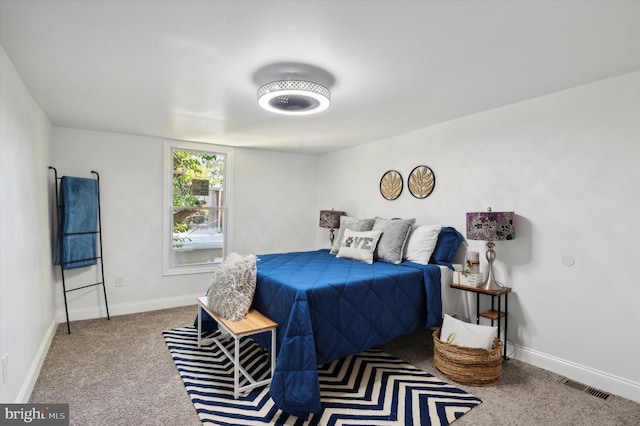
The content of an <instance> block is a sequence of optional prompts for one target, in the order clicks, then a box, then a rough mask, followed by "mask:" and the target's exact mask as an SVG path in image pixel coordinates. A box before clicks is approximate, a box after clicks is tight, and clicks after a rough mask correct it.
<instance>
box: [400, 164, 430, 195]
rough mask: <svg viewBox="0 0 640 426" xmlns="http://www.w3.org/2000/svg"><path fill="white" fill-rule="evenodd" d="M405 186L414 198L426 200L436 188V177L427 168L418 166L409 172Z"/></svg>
mask: <svg viewBox="0 0 640 426" xmlns="http://www.w3.org/2000/svg"><path fill="white" fill-rule="evenodd" d="M407 186H408V187H409V192H411V195H413V196H414V197H416V198H427V197H428V196H429V195H431V193H432V192H433V188H435V186H436V175H435V174H434V173H433V170H431V169H430V168H429V167H427V166H418V167H416V168H414V169H413V170H411V173H410V174H409V180H408V182H407Z"/></svg>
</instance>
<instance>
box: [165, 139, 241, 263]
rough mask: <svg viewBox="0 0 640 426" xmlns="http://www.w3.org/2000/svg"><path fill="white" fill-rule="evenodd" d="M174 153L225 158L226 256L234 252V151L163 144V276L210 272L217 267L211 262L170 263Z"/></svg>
mask: <svg viewBox="0 0 640 426" xmlns="http://www.w3.org/2000/svg"><path fill="white" fill-rule="evenodd" d="M174 150H185V151H201V152H206V153H211V154H215V153H222V154H225V156H226V157H225V167H224V191H225V193H224V198H225V203H224V207H223V211H224V214H225V224H224V227H225V228H224V242H223V253H224V255H225V256H226V254H227V253H231V251H233V237H232V236H233V217H232V216H233V215H232V212H233V209H232V208H231V206H232V204H233V203H232V198H233V180H232V176H233V148H230V147H227V146H222V145H213V144H208V143H199V142H187V141H177V140H166V141H164V169H163V172H162V176H163V190H162V192H163V197H162V198H163V199H162V275H186V274H201V273H206V272H213V271H214V270H215V269H216V267H217V266H218V265H219V264H217V263H211V264H196V265H179V266H174V265H172V264H171V251H172V247H173V232H172V226H171V221H172V217H173V215H172V213H173V209H172V207H173V170H172V166H173V164H172V163H173V154H172V153H173V151H174Z"/></svg>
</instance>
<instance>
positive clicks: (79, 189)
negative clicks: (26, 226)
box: [55, 176, 98, 269]
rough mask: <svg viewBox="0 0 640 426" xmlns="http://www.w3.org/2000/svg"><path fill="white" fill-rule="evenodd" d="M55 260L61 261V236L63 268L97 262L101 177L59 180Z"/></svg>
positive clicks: (66, 177) (79, 266) (57, 263)
mask: <svg viewBox="0 0 640 426" xmlns="http://www.w3.org/2000/svg"><path fill="white" fill-rule="evenodd" d="M58 202H59V204H60V205H59V209H58V221H59V224H60V228H59V231H58V232H60V234H61V235H58V238H57V239H56V259H55V264H56V265H60V237H62V247H63V249H64V255H63V256H62V268H63V269H75V268H82V267H85V266H90V265H95V264H96V256H97V252H96V235H97V231H98V181H97V180H96V179H87V178H78V177H70V176H63V177H62V179H61V180H60V195H59V200H58Z"/></svg>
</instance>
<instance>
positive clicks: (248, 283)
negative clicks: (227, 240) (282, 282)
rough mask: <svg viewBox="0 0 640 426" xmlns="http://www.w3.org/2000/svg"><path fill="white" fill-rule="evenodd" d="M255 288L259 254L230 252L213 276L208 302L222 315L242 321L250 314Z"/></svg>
mask: <svg viewBox="0 0 640 426" xmlns="http://www.w3.org/2000/svg"><path fill="white" fill-rule="evenodd" d="M255 290H256V257H255V256H254V255H252V254H249V255H240V254H238V253H231V254H229V255H228V256H227V258H226V259H225V260H224V261H223V262H222V263H221V264H220V266H218V269H216V272H215V273H214V275H213V278H212V279H211V283H210V286H209V292H208V300H207V305H208V307H209V309H211V310H212V311H214V312H215V313H217V314H218V315H219V316H220V317H222V318H224V319H226V320H229V321H240V320H241V319H242V318H244V317H245V315H247V312H249V309H250V308H251V304H252V303H253V295H254V293H255Z"/></svg>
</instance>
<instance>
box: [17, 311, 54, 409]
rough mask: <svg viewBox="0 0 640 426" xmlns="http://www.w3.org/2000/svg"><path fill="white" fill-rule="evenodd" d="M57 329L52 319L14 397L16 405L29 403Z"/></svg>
mask: <svg viewBox="0 0 640 426" xmlns="http://www.w3.org/2000/svg"><path fill="white" fill-rule="evenodd" d="M57 328H58V323H57V322H56V321H54V320H53V319H52V320H51V324H49V328H48V329H47V332H46V333H45V335H44V339H42V343H40V347H39V348H38V352H37V353H36V357H35V358H34V359H33V362H32V363H31V367H30V368H29V371H28V372H27V376H26V377H25V380H24V382H22V386H21V387H20V390H19V391H18V395H16V400H15V403H16V404H27V403H28V402H29V398H30V397H31V392H33V388H34V386H35V385H36V380H38V376H39V375H40V370H41V369H42V364H44V360H45V358H46V357H47V353H48V352H49V347H50V346H51V342H53V336H55V334H56V329H57Z"/></svg>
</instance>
